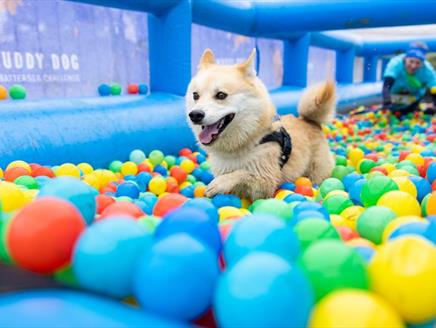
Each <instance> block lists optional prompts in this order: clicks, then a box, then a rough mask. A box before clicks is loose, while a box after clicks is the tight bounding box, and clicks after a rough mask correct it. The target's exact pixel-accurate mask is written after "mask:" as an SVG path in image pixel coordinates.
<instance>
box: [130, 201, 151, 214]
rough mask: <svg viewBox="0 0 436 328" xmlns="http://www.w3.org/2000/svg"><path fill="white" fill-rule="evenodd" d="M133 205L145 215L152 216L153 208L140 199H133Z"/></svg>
mask: <svg viewBox="0 0 436 328" xmlns="http://www.w3.org/2000/svg"><path fill="white" fill-rule="evenodd" d="M133 204H135V205H136V206H138V207H139V208H140V209H141V210H142V211H143V212H144V213H145V214H147V215H152V214H153V206H150V204H148V203H146V202H144V201H143V200H140V199H135V200H134V201H133Z"/></svg>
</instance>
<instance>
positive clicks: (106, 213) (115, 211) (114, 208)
mask: <svg viewBox="0 0 436 328" xmlns="http://www.w3.org/2000/svg"><path fill="white" fill-rule="evenodd" d="M144 214H145V213H144V212H143V211H142V210H141V209H140V208H139V207H138V206H137V205H135V204H132V203H129V202H116V203H113V204H111V205H109V206H107V207H106V208H105V209H104V210H103V212H102V213H101V215H100V218H99V219H104V218H107V217H110V216H130V217H133V218H140V217H141V216H144Z"/></svg>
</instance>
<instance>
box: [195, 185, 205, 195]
mask: <svg viewBox="0 0 436 328" xmlns="http://www.w3.org/2000/svg"><path fill="white" fill-rule="evenodd" d="M205 194H206V186H198V187H196V188H195V189H194V197H204V195H205Z"/></svg>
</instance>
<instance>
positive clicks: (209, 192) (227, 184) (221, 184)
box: [206, 175, 234, 197]
mask: <svg viewBox="0 0 436 328" xmlns="http://www.w3.org/2000/svg"><path fill="white" fill-rule="evenodd" d="M233 187H234V184H233V182H232V181H231V180H230V179H228V178H226V177H225V176H223V175H222V176H219V177H216V178H215V179H213V180H212V182H211V183H209V185H208V186H207V188H206V196H207V197H213V196H215V195H217V194H230V193H231V192H232V189H233Z"/></svg>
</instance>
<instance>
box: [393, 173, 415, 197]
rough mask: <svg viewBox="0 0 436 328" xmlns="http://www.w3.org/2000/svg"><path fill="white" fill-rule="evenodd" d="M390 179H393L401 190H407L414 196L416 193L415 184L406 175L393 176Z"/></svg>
mask: <svg viewBox="0 0 436 328" xmlns="http://www.w3.org/2000/svg"><path fill="white" fill-rule="evenodd" d="M392 180H394V182H395V183H396V184H397V186H398V188H399V189H400V190H401V191H404V192H407V193H408V194H410V195H411V196H412V197H414V198H416V196H417V195H418V191H417V190H416V186H415V184H414V183H413V182H412V181H410V179H409V178H408V177H394V178H392Z"/></svg>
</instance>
